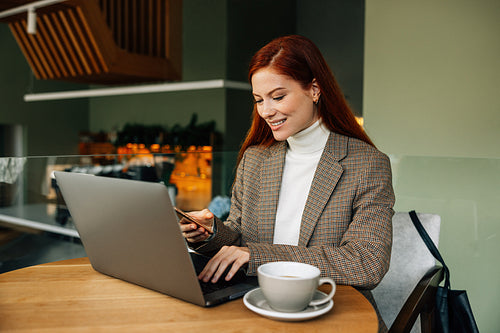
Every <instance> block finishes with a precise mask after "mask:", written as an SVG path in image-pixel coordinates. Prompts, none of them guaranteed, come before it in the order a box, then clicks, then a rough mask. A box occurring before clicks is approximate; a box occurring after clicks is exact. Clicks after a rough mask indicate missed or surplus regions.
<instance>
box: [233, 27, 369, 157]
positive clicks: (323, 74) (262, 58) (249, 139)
mask: <svg viewBox="0 0 500 333" xmlns="http://www.w3.org/2000/svg"><path fill="white" fill-rule="evenodd" d="M268 67H271V68H272V69H273V70H275V71H277V72H278V73H280V74H282V75H287V76H289V77H291V78H292V79H294V80H295V81H297V82H299V83H300V84H301V85H302V87H303V88H304V89H307V88H309V87H310V85H311V84H312V81H313V79H316V82H317V83H318V86H319V88H320V92H321V95H320V98H319V102H318V115H319V118H320V119H321V120H322V122H323V124H324V125H325V126H326V127H327V128H328V129H329V130H330V131H332V132H336V133H339V134H343V135H346V136H350V137H354V138H357V139H360V140H362V141H364V142H366V143H368V144H370V145H372V146H375V145H374V144H373V142H372V141H371V140H370V138H369V137H368V135H367V134H366V133H365V131H364V130H363V128H362V127H361V126H360V125H359V124H358V122H357V121H356V118H355V117H354V114H353V113H352V111H351V109H350V108H349V105H348V104H347V101H346V100H345V97H344V94H343V93H342V91H341V90H340V87H339V85H338V83H337V81H336V80H335V77H334V76H333V73H332V71H331V70H330V68H329V67H328V64H327V63H326V61H325V59H324V58H323V56H322V55H321V52H320V50H319V49H318V47H317V46H316V45H315V44H314V43H313V42H312V41H310V40H309V39H308V38H306V37H303V36H298V35H292V36H285V37H279V38H276V39H274V40H272V41H271V42H270V43H269V44H267V45H265V46H264V47H263V48H261V49H260V50H259V51H257V53H256V54H255V55H254V56H253V58H252V60H251V61H250V67H249V68H250V69H249V72H248V80H249V81H250V83H251V82H252V76H253V75H254V74H255V73H256V72H257V71H258V70H260V69H263V68H268ZM274 142H276V140H275V139H274V137H273V134H272V131H271V129H270V128H269V126H268V125H267V124H266V122H265V121H264V120H263V119H262V118H261V117H260V116H259V114H258V113H257V107H256V106H254V108H253V113H252V125H251V127H250V129H249V131H248V133H247V136H246V138H245V140H244V141H243V144H242V146H241V149H240V153H239V159H241V157H242V156H243V153H244V152H245V150H246V149H247V148H248V147H250V146H253V145H264V146H270V145H272V144H273V143H274Z"/></svg>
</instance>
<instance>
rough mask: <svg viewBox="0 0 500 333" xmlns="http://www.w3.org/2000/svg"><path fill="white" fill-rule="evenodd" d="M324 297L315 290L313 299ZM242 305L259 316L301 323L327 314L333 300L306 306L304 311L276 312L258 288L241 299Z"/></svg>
mask: <svg viewBox="0 0 500 333" xmlns="http://www.w3.org/2000/svg"><path fill="white" fill-rule="evenodd" d="M325 296H326V294H325V293H322V292H321V291H319V290H317V291H316V292H315V293H314V296H313V299H318V298H323V297H325ZM243 303H245V306H246V307H247V308H248V309H250V310H252V311H253V312H255V313H258V314H260V315H261V316H264V317H267V318H269V319H274V320H281V321H302V320H308V319H312V318H315V317H318V316H321V315H323V314H325V313H327V312H328V311H330V310H331V309H332V307H333V300H330V301H328V302H326V303H325V304H321V305H317V306H308V307H307V308H305V309H304V310H302V311H298V312H280V311H276V310H273V309H272V308H271V307H270V306H269V304H267V301H266V299H265V298H264V295H263V294H262V290H261V289H260V288H256V289H253V290H250V291H249V292H247V293H246V294H245V296H244V297H243Z"/></svg>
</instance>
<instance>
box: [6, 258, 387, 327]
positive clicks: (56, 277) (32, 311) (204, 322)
mask: <svg viewBox="0 0 500 333" xmlns="http://www.w3.org/2000/svg"><path fill="white" fill-rule="evenodd" d="M377 328H378V321H377V316H376V313H375V311H374V309H373V307H372V306H371V304H370V303H369V302H368V301H367V300H366V299H365V297H363V295H361V294H360V293H359V292H358V291H357V290H356V289H354V288H353V287H350V286H342V285H339V286H337V292H336V294H335V296H334V306H333V309H332V310H331V311H330V312H328V313H327V314H325V315H323V316H321V317H318V318H314V319H311V320H307V321H302V322H282V321H275V320H271V319H267V318H265V317H262V316H260V315H258V314H256V313H254V312H252V311H250V310H249V309H247V308H246V307H245V305H244V304H243V300H242V299H238V300H235V301H231V302H228V303H224V304H221V305H218V306H215V307H212V308H202V307H199V306H197V305H193V304H191V303H187V302H184V301H181V300H178V299H176V298H173V297H169V296H166V295H163V294H161V293H158V292H155V291H152V290H149V289H146V288H143V287H140V286H137V285H134V284H131V283H127V282H124V281H121V280H118V279H115V278H112V277H109V276H106V275H103V274H101V273H98V272H96V271H95V270H94V269H93V268H92V266H91V265H90V263H89V261H88V259H87V258H78V259H71V260H64V261H59V262H53V263H48V264H42V265H37V266H31V267H26V268H23V269H19V270H15V271H11V272H7V273H3V274H0V332H9V331H16V332H23V331H26V332H28V331H29V332H32V331H36V332H76V331H78V332H81V331H84V332H86V331H92V332H94V331H101V332H102V331H105V332H109V331H119V332H167V331H168V332H178V331H182V330H192V329H195V330H197V332H204V333H205V332H259V333H262V332H287V333H288V332H305V331H306V332H326V331H328V332H349V333H355V332H377Z"/></svg>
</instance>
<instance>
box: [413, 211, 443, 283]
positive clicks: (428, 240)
mask: <svg viewBox="0 0 500 333" xmlns="http://www.w3.org/2000/svg"><path fill="white" fill-rule="evenodd" d="M409 214H410V218H411V221H412V222H413V225H414V226H415V228H416V229H417V231H418V234H419V235H420V237H422V240H423V241H424V243H425V245H426V246H427V248H428V249H429V251H430V252H431V254H432V255H433V256H434V258H436V260H437V261H439V262H440V263H441V265H443V269H444V277H445V284H444V286H445V288H447V289H449V288H450V271H449V270H448V266H446V264H445V263H444V259H443V257H441V254H440V253H439V250H438V249H437V247H436V245H435V244H434V242H433V241H432V239H431V237H430V236H429V234H428V233H427V231H425V228H424V226H423V225H422V222H420V220H419V218H418V216H417V213H415V211H414V210H412V211H411V212H409Z"/></svg>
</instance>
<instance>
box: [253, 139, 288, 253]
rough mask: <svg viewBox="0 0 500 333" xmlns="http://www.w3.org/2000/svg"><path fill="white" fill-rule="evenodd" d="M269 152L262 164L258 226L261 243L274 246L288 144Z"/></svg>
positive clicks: (279, 145) (281, 144) (271, 148)
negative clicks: (275, 224) (275, 225)
mask: <svg viewBox="0 0 500 333" xmlns="http://www.w3.org/2000/svg"><path fill="white" fill-rule="evenodd" d="M267 151H268V153H269V155H268V157H267V158H266V159H265V160H264V162H263V163H262V173H261V175H262V181H261V192H260V199H259V202H258V204H257V205H258V207H257V212H258V218H259V221H258V224H257V226H258V234H259V241H260V242H262V243H266V244H272V243H273V238H274V223H275V219H276V210H277V208H278V197H279V193H280V185H281V178H282V176H283V166H284V164H285V152H286V143H285V142H279V143H277V144H275V145H273V146H271V147H270V148H269V149H268V150H267Z"/></svg>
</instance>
